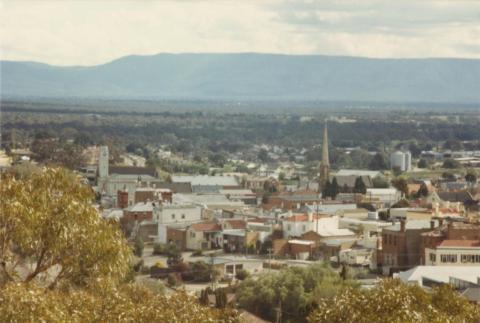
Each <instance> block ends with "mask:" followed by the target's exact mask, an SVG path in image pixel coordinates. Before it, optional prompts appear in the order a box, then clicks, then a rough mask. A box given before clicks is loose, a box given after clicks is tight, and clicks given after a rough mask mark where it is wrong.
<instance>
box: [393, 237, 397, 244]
mask: <svg viewBox="0 0 480 323" xmlns="http://www.w3.org/2000/svg"><path fill="white" fill-rule="evenodd" d="M393 245H394V246H396V245H397V236H393Z"/></svg>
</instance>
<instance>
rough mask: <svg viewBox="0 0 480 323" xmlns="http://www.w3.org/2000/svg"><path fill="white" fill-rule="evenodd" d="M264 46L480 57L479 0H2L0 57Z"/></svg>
mask: <svg viewBox="0 0 480 323" xmlns="http://www.w3.org/2000/svg"><path fill="white" fill-rule="evenodd" d="M184 52H188V53H196V52H202V53H205V52H209V53H231V52H260V53H281V54H322V55H345V56H363V57H378V58H392V57H395V58H413V57H463V58H480V0H478V1H461V0H451V1H430V0H414V1H410V0H401V1H399V0H382V1H380V0H356V1H353V0H351V1H347V0H345V1H342V0H334V1H333V0H332V1H330V0H318V1H315V0H241V1H226V0H223V1H220V0H218V1H217V0H208V1H207V0H195V1H194V0H190V1H189V0H178V1H166V0H165V1H153V0H144V1H142V0H136V1H115V0H96V1H88V0H76V1H68V0H62V1H61V0H56V1H47V0H45V1H44V0H35V1H27V0H0V57H1V59H4V60H28V61H39V62H44V63H49V64H55V65H96V64H102V63H106V62H109V61H111V60H114V59H117V58H119V57H122V56H126V55H133V54H136V55H153V54H157V53H184Z"/></svg>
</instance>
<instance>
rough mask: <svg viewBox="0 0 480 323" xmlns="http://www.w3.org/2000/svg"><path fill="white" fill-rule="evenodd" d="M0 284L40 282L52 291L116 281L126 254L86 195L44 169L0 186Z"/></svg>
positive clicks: (65, 176) (63, 175)
mask: <svg viewBox="0 0 480 323" xmlns="http://www.w3.org/2000/svg"><path fill="white" fill-rule="evenodd" d="M0 196H2V198H1V199H0V264H1V267H0V280H2V281H3V282H7V281H25V282H29V281H32V280H35V279H41V280H42V281H43V283H45V284H48V285H49V286H50V287H54V286H55V285H56V284H58V283H62V282H67V283H75V284H79V285H84V284H86V283H87V281H88V280H90V279H97V278H99V277H109V279H111V280H114V281H121V280H122V279H123V277H124V276H125V274H126V273H127V271H128V269H129V258H130V255H131V252H130V249H129V247H128V246H127V244H126V243H125V240H124V239H123V236H122V233H121V232H120V230H118V227H117V225H115V224H113V223H110V222H106V221H104V220H102V219H101V218H100V217H99V216H98V212H97V211H96V210H95V209H94V208H93V206H91V200H92V198H93V195H92V192H91V190H90V189H89V188H88V187H86V186H84V185H82V184H81V183H80V182H79V181H77V180H76V179H75V178H74V177H73V174H71V173H69V172H67V171H65V170H61V169H52V168H48V169H45V170H44V171H42V172H38V173H33V174H32V175H31V176H30V177H29V178H25V179H22V180H17V179H15V178H14V177H13V176H11V175H8V176H5V177H4V178H2V181H1V185H0Z"/></svg>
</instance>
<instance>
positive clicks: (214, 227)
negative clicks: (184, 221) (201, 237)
mask: <svg viewBox="0 0 480 323" xmlns="http://www.w3.org/2000/svg"><path fill="white" fill-rule="evenodd" d="M190 228H191V229H193V230H195V231H204V232H217V231H222V227H221V226H220V224H218V223H216V222H201V223H195V224H192V225H191V226H190Z"/></svg>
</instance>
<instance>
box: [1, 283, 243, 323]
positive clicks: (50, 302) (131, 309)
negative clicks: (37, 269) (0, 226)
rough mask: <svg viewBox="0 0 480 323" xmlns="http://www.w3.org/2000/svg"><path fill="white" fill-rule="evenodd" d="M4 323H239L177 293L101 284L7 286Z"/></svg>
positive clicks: (233, 316)
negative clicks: (67, 287) (51, 287)
mask: <svg viewBox="0 0 480 323" xmlns="http://www.w3.org/2000/svg"><path fill="white" fill-rule="evenodd" d="M0 317H1V318H2V322H3V321H5V322H73V323H77V322H78V323H90V322H91V323H93V322H145V323H147V322H148V323H149V322H185V323H186V322H239V319H238V316H237V313H236V312H235V311H234V310H231V309H222V310H218V309H211V308H209V307H206V306H202V305H200V304H199V303H198V302H197V300H196V299H195V298H193V297H191V296H188V295H186V294H185V293H182V292H179V293H176V294H174V295H173V296H171V297H166V296H158V295H156V294H155V293H153V292H152V291H150V290H149V289H147V288H144V287H141V286H138V285H134V284H124V285H121V286H118V287H114V286H112V285H110V284H108V283H105V282H103V283H101V284H97V285H96V288H95V289H93V288H92V289H88V290H86V289H76V290H71V291H64V290H59V289H55V290H51V291H48V292H45V290H44V289H43V288H40V287H38V286H35V285H32V284H28V285H27V284H22V283H9V284H7V285H6V286H5V288H3V289H2V290H1V293H0Z"/></svg>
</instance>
